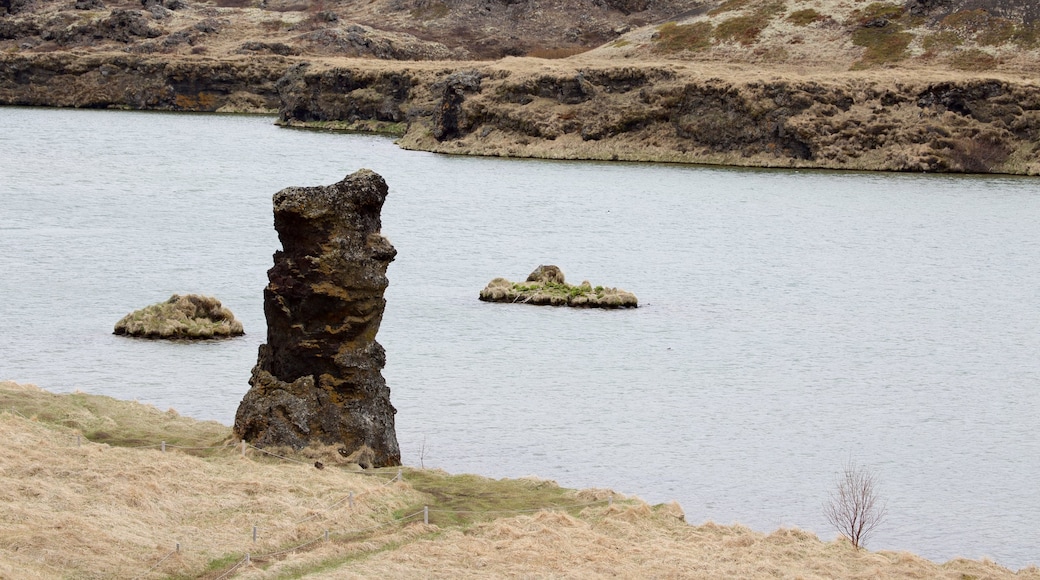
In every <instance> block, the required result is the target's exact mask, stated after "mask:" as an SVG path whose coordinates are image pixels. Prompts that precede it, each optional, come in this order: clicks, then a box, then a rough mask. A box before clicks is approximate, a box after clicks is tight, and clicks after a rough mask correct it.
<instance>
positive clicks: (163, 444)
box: [162, 441, 166, 453]
mask: <svg viewBox="0 0 1040 580" xmlns="http://www.w3.org/2000/svg"><path fill="white" fill-rule="evenodd" d="M162 452H163V453H166V442H165V441H163V442H162Z"/></svg>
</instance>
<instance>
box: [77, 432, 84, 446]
mask: <svg viewBox="0 0 1040 580" xmlns="http://www.w3.org/2000/svg"><path fill="white" fill-rule="evenodd" d="M82 439H83V438H82V437H80V436H79V435H76V447H79V444H80V442H81V440H82Z"/></svg>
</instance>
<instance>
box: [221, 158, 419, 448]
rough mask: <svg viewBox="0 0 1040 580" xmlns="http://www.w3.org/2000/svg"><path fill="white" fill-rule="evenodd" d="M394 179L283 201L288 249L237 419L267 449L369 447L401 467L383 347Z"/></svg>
mask: <svg viewBox="0 0 1040 580" xmlns="http://www.w3.org/2000/svg"><path fill="white" fill-rule="evenodd" d="M386 195H387V187H386V183H385V182H384V181H383V179H382V178H381V177H379V176H378V175H376V174H375V173H373V172H371V171H368V170H361V171H358V172H357V173H354V174H353V175H350V176H348V177H347V178H345V179H344V180H343V181H340V182H339V183H336V184H334V185H330V186H326V187H311V188H299V187H294V188H288V189H284V190H282V191H280V192H278V193H277V194H276V195H275V197H274V214H275V229H276V230H278V237H279V239H280V240H281V242H282V250H281V251H279V252H276V253H275V255H274V267H273V268H271V270H270V271H268V277H269V279H270V282H269V284H268V286H267V288H266V289H265V290H264V312H265V314H266V316H267V343H266V344H264V345H262V346H261V347H260V353H259V356H258V359H257V364H256V367H255V368H254V369H253V376H252V378H251V379H250V381H249V383H250V385H251V388H250V390H249V392H248V393H246V396H245V397H244V398H243V399H242V403H241V404H240V405H239V408H238V413H237V414H236V416H235V435H236V436H238V437H240V438H242V439H244V440H246V441H250V442H252V443H253V444H255V445H257V446H260V447H265V446H272V445H285V446H291V447H293V448H295V449H299V448H301V447H304V446H306V445H308V444H309V443H319V444H325V445H338V446H341V447H342V450H343V453H344V454H345V455H347V454H353V453H355V452H357V451H360V450H363V449H364V448H365V447H368V448H370V449H371V450H372V452H373V454H374V460H373V461H372V464H373V465H375V466H387V465H399V464H400V462H401V452H400V449H399V448H398V444H397V435H396V433H395V431H394V413H396V410H395V409H394V407H393V406H392V405H391V404H390V389H389V388H388V387H387V385H386V381H384V379H383V376H382V374H381V373H380V371H381V369H382V368H383V365H384V364H385V362H386V354H385V352H384V351H383V347H382V346H380V345H379V343H377V342H376V341H375V336H376V332H377V331H378V330H379V324H380V322H381V321H382V318H383V308H384V305H385V303H386V301H385V300H384V299H383V291H384V290H385V289H386V286H387V279H386V268H387V266H388V265H389V263H390V262H391V261H392V260H393V259H394V256H395V255H396V254H397V252H396V250H394V247H393V246H392V245H390V242H389V241H388V240H387V239H386V238H384V237H383V236H382V235H380V233H379V229H380V217H379V214H380V210H381V208H382V206H383V200H384V199H385V198H386Z"/></svg>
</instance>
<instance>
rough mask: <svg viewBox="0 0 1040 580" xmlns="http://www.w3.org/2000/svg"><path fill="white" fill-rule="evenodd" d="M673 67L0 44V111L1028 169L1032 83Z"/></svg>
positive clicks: (608, 156)
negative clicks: (258, 117)
mask: <svg viewBox="0 0 1040 580" xmlns="http://www.w3.org/2000/svg"><path fill="white" fill-rule="evenodd" d="M717 73H718V71H715V73H711V72H705V71H704V70H702V69H700V68H698V67H695V66H686V65H681V64H674V63H664V64H662V63H656V64H651V63H640V62H633V63H632V64H631V65H624V66H622V65H617V64H612V63H609V62H600V61H589V62H584V61H582V60H580V59H577V60H567V61H539V60H537V59H520V58H510V59H504V60H502V61H497V62H493V63H459V62H451V63H429V62H400V63H393V64H388V63H385V62H373V61H366V60H346V59H338V60H336V59H326V60H322V59H302V58H295V57H280V56H270V57H256V58H251V59H242V60H216V59H205V58H199V59H194V60H192V59H185V58H178V59H175V60H171V61H169V62H167V61H164V60H162V58H161V57H157V56H151V57H143V56H136V55H135V56H130V55H109V56H107V57H106V56H104V55H97V54H92V55H89V56H85V57H82V58H78V57H76V56H75V55H70V54H53V55H48V54H40V55H22V54H13V55H0V105H3V104H7V105H47V106H73V107H129V108H135V109H164V110H192V111H254V112H255V111H272V110H274V109H277V110H278V111H279V122H280V123H281V124H284V125H289V126H309V127H319V128H332V129H351V130H362V131H381V132H389V133H393V134H396V135H400V136H401V139H400V140H399V144H400V145H401V146H402V147H405V148H408V149H418V150H426V151H437V152H442V153H453V154H467V155H489V156H502V157H536V158H549V159H590V160H622V161H666V162H678V163H708V164H719V165H735V166H749V167H793V168H828V169H853V170H882V171H918V172H970V173H1009V174H1022V175H1040V85H1037V84H1036V82H1035V81H1030V80H1025V79H1021V78H1012V77H996V76H993V77H990V76H986V75H984V74H977V75H967V74H964V73H959V74H958V75H956V76H954V77H951V76H950V75H944V74H941V73H924V72H916V71H908V72H902V71H895V70H893V71H888V72H886V75H885V76H884V77H880V76H877V75H861V74H857V73H833V74H816V75H813V74H809V75H798V74H772V73H770V72H768V71H762V72H759V73H754V74H752V73H748V72H746V71H745V72H742V73H740V74H732V75H726V74H717Z"/></svg>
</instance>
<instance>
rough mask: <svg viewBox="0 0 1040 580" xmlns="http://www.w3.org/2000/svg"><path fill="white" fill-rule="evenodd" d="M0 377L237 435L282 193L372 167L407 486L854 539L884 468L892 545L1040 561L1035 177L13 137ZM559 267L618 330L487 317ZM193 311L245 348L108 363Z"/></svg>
mask: <svg viewBox="0 0 1040 580" xmlns="http://www.w3.org/2000/svg"><path fill="white" fill-rule="evenodd" d="M0 149H2V150H3V151H4V152H5V154H4V155H3V156H0V175H2V176H3V177H2V179H0V199H2V200H3V209H2V210H0V271H2V272H4V275H3V276H2V277H0V296H2V297H3V302H2V305H0V328H3V329H4V333H5V335H7V336H8V337H11V338H10V339H9V340H6V341H3V342H2V343H0V378H4V379H14V380H18V381H23V382H32V383H36V384H39V385H41V386H43V387H45V388H48V389H51V390H54V391H59V392H68V391H72V390H74V389H81V390H84V391H87V392H91V393H97V394H108V395H112V396H116V397H121V398H128V399H138V400H141V401H144V402H149V403H153V404H155V405H157V406H159V407H160V408H166V407H170V406H172V407H174V408H176V409H177V410H178V411H180V412H181V413H184V414H187V415H191V416H195V417H199V418H206V419H217V420H220V421H222V422H225V423H228V424H230V422H231V421H232V419H233V416H234V412H235V409H236V407H237V404H238V401H239V399H240V398H241V397H242V395H243V394H244V393H245V391H246V390H247V389H248V384H247V381H248V377H249V370H250V368H251V367H252V365H253V363H254V362H255V359H256V349H257V346H258V345H259V344H260V343H261V342H263V340H264V333H265V330H264V318H263V309H262V289H263V286H264V284H265V283H266V270H267V268H269V267H270V265H271V254H272V253H273V251H274V250H275V249H277V247H278V242H277V237H276V236H275V233H274V230H273V227H272V218H271V196H272V194H273V193H274V192H276V191H277V190H279V189H281V188H282V187H286V186H290V185H317V184H326V183H332V182H334V181H337V180H339V179H341V178H342V177H343V176H344V175H346V174H347V173H350V172H353V171H354V170H356V169H358V168H360V167H368V168H370V169H373V170H375V171H376V172H378V173H380V174H381V175H383V176H384V177H385V178H386V180H387V182H388V183H389V185H390V188H391V193H390V197H389V198H388V199H387V203H386V206H385V208H384V213H383V231H384V233H385V234H386V235H387V236H388V237H389V238H390V239H391V240H392V242H393V243H394V245H395V246H396V247H397V249H398V252H399V254H398V259H397V260H396V261H395V262H394V263H393V264H392V265H391V266H390V270H389V276H390V279H391V287H390V289H389V290H388V291H387V295H386V298H387V301H388V306H387V311H386V315H385V318H384V323H383V328H382V330H381V331H380V334H379V340H380V342H381V343H382V344H383V345H384V346H385V347H386V350H387V352H388V363H387V367H386V369H385V371H384V374H385V376H386V378H387V382H388V383H389V385H390V386H391V389H392V393H393V394H392V398H393V401H394V404H395V405H396V406H397V408H398V411H399V412H398V415H397V425H398V436H399V439H400V442H401V448H402V453H403V455H404V459H405V461H406V462H407V463H417V462H418V453H419V450H420V448H421V447H422V446H423V444H424V443H423V442H424V441H425V448H426V451H425V457H424V462H425V464H426V465H427V466H430V465H434V466H437V467H443V468H445V469H448V470H450V471H455V472H477V473H481V474H484V475H489V476H494V477H504V476H522V475H528V474H536V475H539V476H542V477H548V478H551V479H555V480H557V481H558V482H559V483H561V484H562V485H567V486H572V487H582V486H597V487H611V488H613V489H615V490H617V491H620V492H622V493H630V494H635V495H639V496H640V497H643V498H644V499H646V500H648V501H652V502H660V501H669V500H673V499H674V500H678V501H679V502H680V503H681V504H682V505H683V507H684V509H685V511H686V514H687V519H688V520H689V521H691V522H701V521H705V520H714V521H717V522H721V523H731V522H741V523H743V524H745V525H749V526H751V527H753V528H756V529H759V530H762V531H768V530H772V529H774V528H776V527H778V526H796V527H801V528H805V529H809V530H812V531H814V532H816V533H818V534H819V535H820V536H821V537H824V538H831V537H833V536H834V533H833V531H832V530H830V529H829V528H828V526H827V524H826V521H825V520H824V518H823V513H822V509H821V505H822V503H823V502H824V500H825V499H826V497H827V494H828V492H829V490H830V489H831V487H832V486H833V481H834V476H835V474H836V472H837V470H838V469H840V467H841V465H842V464H843V462H844V461H845V460H846V459H848V458H849V457H853V458H854V459H855V460H856V461H857V462H859V463H861V464H866V465H869V466H872V467H874V468H875V469H876V470H877V472H878V475H879V477H880V479H881V486H882V488H881V489H882V493H883V496H884V497H885V498H886V499H887V500H888V506H889V516H888V519H887V520H886V522H885V523H884V524H883V525H882V527H881V528H880V529H879V530H878V532H877V534H876V536H875V539H874V540H873V541H871V542H869V543H868V546H869V547H871V548H873V549H882V548H884V549H898V550H910V551H914V552H918V553H920V554H922V555H924V556H926V557H929V558H932V559H935V560H945V559H949V558H953V557H957V556H966V557H972V558H978V557H982V556H988V557H991V558H993V559H995V560H997V561H998V562H1000V563H1002V564H1005V565H1009V566H1012V567H1020V566H1025V565H1027V564H1030V563H1040V554H1038V552H1037V551H1036V546H1038V545H1040V531H1038V530H1040V528H1038V527H1037V526H1036V522H1037V521H1040V494H1037V493H1036V483H1035V482H1036V481H1038V480H1040V438H1038V437H1037V436H1036V432H1035V424H1036V417H1037V416H1038V415H1040V388H1038V386H1040V362H1038V358H1037V356H1036V353H1037V352H1038V351H1040V348H1038V347H1040V310H1038V309H1037V308H1036V307H1035V306H1036V304H1037V303H1038V298H1040V273H1038V270H1037V268H1036V267H1035V263H1036V258H1037V256H1040V228H1037V227H1036V226H1035V223H1036V221H1037V218H1038V217H1040V195H1037V194H1038V193H1040V185H1038V182H1037V181H1036V180H1030V179H1011V178H973V177H968V178H964V177H936V176H931V177H922V176H910V175H870V174H845V173H834V172H830V173H824V172H780V171H747V170H725V169H716V168H696V167H681V166H653V165H632V164H601V163H564V162H532V161H509V160H498V159H473V158H454V157H444V156H436V155H431V154H424V153H415V152H405V151H400V150H398V149H397V148H396V147H395V146H394V145H393V144H392V142H390V141H389V140H386V139H383V138H378V137H368V136H357V135H331V134H324V133H315V132H302V131H286V130H279V129H276V128H275V127H273V126H272V125H271V120H270V119H268V118H257V117H236V116H215V115H210V116H198V115H164V114H146V113H117V112H97V111H55V110H31V109H0ZM548 263H551V264H557V265H559V266H560V267H561V268H563V270H564V272H565V273H566V274H567V275H568V280H569V281H571V282H580V281H581V280H582V279H588V280H590V281H591V282H592V283H593V284H602V285H609V286H618V287H621V288H625V289H629V290H632V291H633V292H635V293H636V294H637V295H638V296H639V299H640V303H641V305H642V307H641V308H639V309H637V310H632V311H620V312H604V311H581V310H562V309H550V308H538V307H531V306H519V305H517V306H514V305H502V304H487V303H482V302H479V301H478V300H477V299H476V296H477V293H478V291H479V290H480V288H482V287H483V286H484V285H485V284H486V283H487V282H488V281H489V280H490V279H491V278H493V277H495V276H505V277H508V278H513V279H516V278H520V277H522V276H526V274H527V273H528V272H529V271H530V270H532V269H533V268H534V267H535V266H537V265H539V264H548ZM175 292H182V293H183V292H200V293H205V294H211V295H214V296H217V297H218V298H219V299H220V300H221V301H222V302H224V304H225V305H226V306H228V307H229V308H231V310H232V311H234V312H235V314H236V316H237V317H238V318H239V319H240V320H242V322H243V324H244V325H245V327H246V332H247V335H246V336H245V337H243V338H241V339H236V340H231V341H222V342H207V343H202V344H186V343H167V342H149V341H142V340H133V339H127V338H124V337H117V336H113V335H112V334H111V331H112V326H113V325H114V324H115V322H116V321H117V320H118V319H119V318H120V317H122V316H123V315H124V314H126V313H127V312H129V311H131V310H134V309H136V308H140V307H142V306H145V305H147V304H151V303H154V302H157V301H159V300H163V299H165V298H167V297H169V295H170V294H172V293H175Z"/></svg>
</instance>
